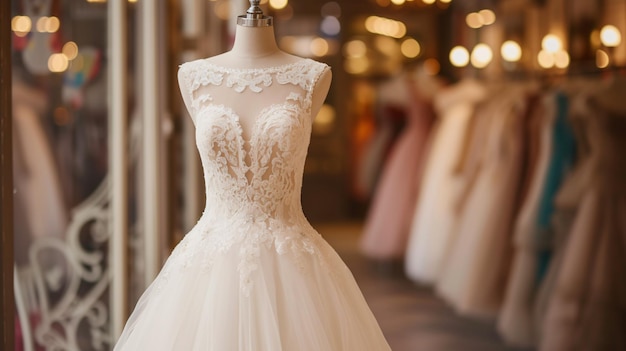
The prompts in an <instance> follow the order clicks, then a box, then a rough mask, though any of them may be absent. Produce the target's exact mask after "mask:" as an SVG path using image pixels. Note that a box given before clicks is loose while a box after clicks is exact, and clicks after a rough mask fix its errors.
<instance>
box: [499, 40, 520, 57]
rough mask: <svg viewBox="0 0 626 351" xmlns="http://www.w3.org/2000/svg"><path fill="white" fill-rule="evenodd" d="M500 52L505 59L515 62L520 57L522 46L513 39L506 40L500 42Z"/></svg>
mask: <svg viewBox="0 0 626 351" xmlns="http://www.w3.org/2000/svg"><path fill="white" fill-rule="evenodd" d="M500 54H501V55H502V58H503V59H504V60H505V61H508V62H517V61H519V60H520V59H521V58H522V48H521V47H520V46H519V44H518V43H517V42H515V41H513V40H507V41H505V42H504V43H502V47H501V48H500Z"/></svg>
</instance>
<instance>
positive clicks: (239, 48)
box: [231, 25, 280, 58]
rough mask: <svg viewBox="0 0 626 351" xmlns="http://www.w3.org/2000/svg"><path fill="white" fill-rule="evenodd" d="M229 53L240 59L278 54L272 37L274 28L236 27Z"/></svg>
mask: <svg viewBox="0 0 626 351" xmlns="http://www.w3.org/2000/svg"><path fill="white" fill-rule="evenodd" d="M231 52H232V53H233V54H236V55H237V56H238V57H241V58H255V57H264V56H270V55H272V54H276V53H278V52H280V50H279V49H278V44H276V38H275V37H274V27H273V26H269V27H244V26H240V25H238V26H237V29H236V31H235V42H234V44H233V48H232V49H231Z"/></svg>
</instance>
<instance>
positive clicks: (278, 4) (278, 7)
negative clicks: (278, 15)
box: [270, 0, 288, 10]
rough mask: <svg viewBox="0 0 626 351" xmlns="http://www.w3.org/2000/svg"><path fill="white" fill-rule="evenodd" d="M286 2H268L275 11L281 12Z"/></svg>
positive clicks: (284, 0)
mask: <svg viewBox="0 0 626 351" xmlns="http://www.w3.org/2000/svg"><path fill="white" fill-rule="evenodd" d="M287 3H288V0H270V6H271V7H272V8H273V9H275V10H282V9H284V8H285V7H287Z"/></svg>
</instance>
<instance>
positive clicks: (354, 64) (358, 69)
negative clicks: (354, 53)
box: [344, 56, 370, 74]
mask: <svg viewBox="0 0 626 351" xmlns="http://www.w3.org/2000/svg"><path fill="white" fill-rule="evenodd" d="M369 67H370V62H369V60H368V59H367V57H365V56H363V57H357V58H350V59H347V60H346V62H345V63H344V68H345V69H346V72H348V73H351V74H361V73H365V72H366V71H367V70H368V69H369Z"/></svg>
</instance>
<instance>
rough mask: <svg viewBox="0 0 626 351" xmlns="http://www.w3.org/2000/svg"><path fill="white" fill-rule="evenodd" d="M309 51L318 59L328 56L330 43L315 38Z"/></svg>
mask: <svg viewBox="0 0 626 351" xmlns="http://www.w3.org/2000/svg"><path fill="white" fill-rule="evenodd" d="M309 49H310V50H311V53H312V54H313V55H315V56H317V57H322V56H326V55H327V54H328V42H327V41H326V40H324V38H315V39H313V40H311V45H310V46H309Z"/></svg>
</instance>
